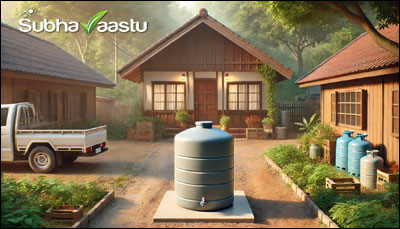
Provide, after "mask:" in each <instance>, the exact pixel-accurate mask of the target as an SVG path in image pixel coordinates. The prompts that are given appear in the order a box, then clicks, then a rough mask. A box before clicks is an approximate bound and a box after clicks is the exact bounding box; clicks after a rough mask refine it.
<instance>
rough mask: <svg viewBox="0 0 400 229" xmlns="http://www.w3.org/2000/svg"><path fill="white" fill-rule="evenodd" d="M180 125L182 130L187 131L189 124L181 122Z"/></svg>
mask: <svg viewBox="0 0 400 229" xmlns="http://www.w3.org/2000/svg"><path fill="white" fill-rule="evenodd" d="M179 124H180V125H181V128H182V129H187V123H183V122H181V123H179Z"/></svg>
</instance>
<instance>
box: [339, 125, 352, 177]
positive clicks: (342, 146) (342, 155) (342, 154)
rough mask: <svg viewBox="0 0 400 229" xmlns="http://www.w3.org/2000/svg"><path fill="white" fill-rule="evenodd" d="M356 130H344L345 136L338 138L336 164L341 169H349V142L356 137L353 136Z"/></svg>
mask: <svg viewBox="0 0 400 229" xmlns="http://www.w3.org/2000/svg"><path fill="white" fill-rule="evenodd" d="M353 133H354V131H348V130H344V131H343V136H342V137H340V138H338V139H337V140H336V160H335V161H336V162H335V166H336V168H337V169H339V170H343V171H347V152H348V146H349V142H351V141H353V140H354V138H353V137H352V136H351V135H352V134H353Z"/></svg>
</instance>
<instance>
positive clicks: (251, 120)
mask: <svg viewBox="0 0 400 229" xmlns="http://www.w3.org/2000/svg"><path fill="white" fill-rule="evenodd" d="M245 122H246V124H247V128H259V127H260V124H261V118H260V116H258V115H250V116H248V117H247V118H246V119H245Z"/></svg>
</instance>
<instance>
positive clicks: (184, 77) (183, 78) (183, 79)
mask: <svg viewBox="0 0 400 229" xmlns="http://www.w3.org/2000/svg"><path fill="white" fill-rule="evenodd" d="M185 80H186V75H185V73H182V81H185Z"/></svg>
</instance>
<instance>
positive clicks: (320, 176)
mask: <svg viewBox="0 0 400 229" xmlns="http://www.w3.org/2000/svg"><path fill="white" fill-rule="evenodd" d="M283 171H284V172H285V173H286V174H287V175H288V176H289V177H290V178H291V179H292V180H293V182H295V183H296V184H297V185H298V186H300V187H303V188H304V189H305V191H306V192H309V193H311V192H313V191H314V190H316V189H317V188H318V187H324V186H325V182H326V178H327V177H348V175H347V173H343V172H340V171H338V170H336V169H335V167H333V166H330V165H326V164H319V163H312V162H310V160H305V161H302V162H297V163H293V164H289V165H286V166H284V167H283Z"/></svg>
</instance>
